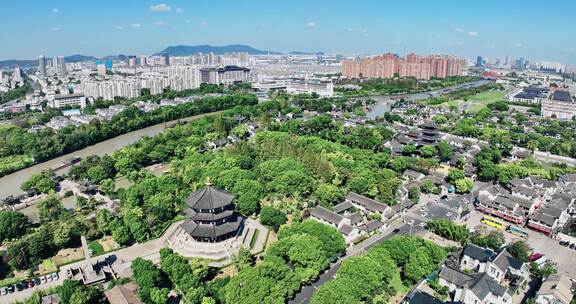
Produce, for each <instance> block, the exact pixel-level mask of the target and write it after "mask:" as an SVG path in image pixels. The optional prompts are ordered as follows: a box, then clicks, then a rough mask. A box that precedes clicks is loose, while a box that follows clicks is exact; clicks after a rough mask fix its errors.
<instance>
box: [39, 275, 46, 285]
mask: <svg viewBox="0 0 576 304" xmlns="http://www.w3.org/2000/svg"><path fill="white" fill-rule="evenodd" d="M40 282H42V284H44V283H46V282H47V281H46V277H45V276H41V277H40Z"/></svg>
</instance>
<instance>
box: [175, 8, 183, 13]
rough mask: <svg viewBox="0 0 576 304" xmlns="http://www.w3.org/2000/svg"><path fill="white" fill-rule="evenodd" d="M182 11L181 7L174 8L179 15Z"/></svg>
mask: <svg viewBox="0 0 576 304" xmlns="http://www.w3.org/2000/svg"><path fill="white" fill-rule="evenodd" d="M183 11H184V10H183V9H182V8H181V7H177V8H176V12H177V13H181V12H183Z"/></svg>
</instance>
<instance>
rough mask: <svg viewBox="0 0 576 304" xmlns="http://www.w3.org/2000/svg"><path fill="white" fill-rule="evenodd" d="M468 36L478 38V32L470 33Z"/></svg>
mask: <svg viewBox="0 0 576 304" xmlns="http://www.w3.org/2000/svg"><path fill="white" fill-rule="evenodd" d="M468 36H470V37H476V36H478V32H468Z"/></svg>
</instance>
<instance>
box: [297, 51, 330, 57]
mask: <svg viewBox="0 0 576 304" xmlns="http://www.w3.org/2000/svg"><path fill="white" fill-rule="evenodd" d="M288 54H290V55H317V56H323V55H324V52H300V51H292V52H290V53H288Z"/></svg>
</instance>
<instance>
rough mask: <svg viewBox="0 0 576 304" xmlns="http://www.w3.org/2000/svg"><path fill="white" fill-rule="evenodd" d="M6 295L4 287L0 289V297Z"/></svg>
mask: <svg viewBox="0 0 576 304" xmlns="http://www.w3.org/2000/svg"><path fill="white" fill-rule="evenodd" d="M7 293H8V290H7V289H6V287H2V289H0V295H2V296H3V295H6V294H7Z"/></svg>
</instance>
